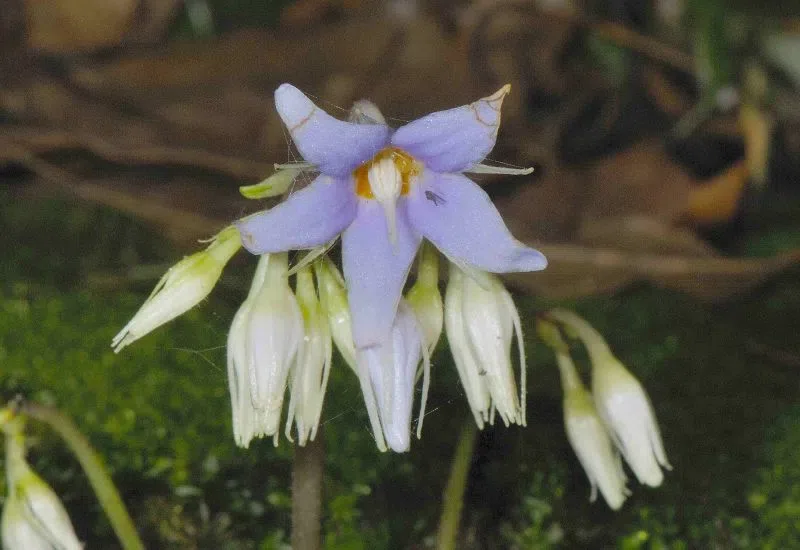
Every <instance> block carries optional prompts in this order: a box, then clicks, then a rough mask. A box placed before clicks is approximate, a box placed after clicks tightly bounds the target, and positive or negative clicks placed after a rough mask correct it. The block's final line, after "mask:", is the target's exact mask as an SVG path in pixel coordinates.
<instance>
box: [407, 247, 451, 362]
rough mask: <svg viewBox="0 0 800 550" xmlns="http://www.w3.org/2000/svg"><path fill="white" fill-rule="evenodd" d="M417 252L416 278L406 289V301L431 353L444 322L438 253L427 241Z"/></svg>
mask: <svg viewBox="0 0 800 550" xmlns="http://www.w3.org/2000/svg"><path fill="white" fill-rule="evenodd" d="M419 254H420V260H419V265H418V267H417V280H416V281H415V282H414V286H412V287H411V290H409V291H408V294H407V295H406V301H407V302H408V305H410V306H411V309H413V310H414V314H415V315H416V316H417V320H418V321H419V324H420V326H421V327H422V334H423V336H424V337H425V345H426V346H427V347H428V353H433V349H434V348H435V347H436V344H437V343H438V342H439V338H440V337H441V335H442V325H443V324H444V309H443V307H442V295H441V293H440V292H439V253H438V252H436V250H435V249H434V248H433V246H431V245H430V244H429V243H424V244H423V245H422V248H421V249H420V253H419Z"/></svg>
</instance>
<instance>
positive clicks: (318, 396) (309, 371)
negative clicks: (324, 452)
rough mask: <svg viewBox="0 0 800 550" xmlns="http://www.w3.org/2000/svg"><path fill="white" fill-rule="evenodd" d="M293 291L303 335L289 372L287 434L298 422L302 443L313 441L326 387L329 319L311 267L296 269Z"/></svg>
mask: <svg viewBox="0 0 800 550" xmlns="http://www.w3.org/2000/svg"><path fill="white" fill-rule="evenodd" d="M295 294H296V295H297V303H298V305H299V306H300V311H301V312H302V314H303V323H304V326H305V337H304V338H303V343H302V345H301V346H300V349H299V350H298V352H297V358H296V360H295V367H294V373H293V375H292V384H291V388H292V389H291V397H290V398H289V413H288V416H287V418H286V437H287V438H288V439H289V440H291V439H292V436H291V429H292V422H293V421H294V423H295V424H296V425H297V439H298V443H299V444H300V445H301V446H303V445H305V444H306V442H307V441H308V440H311V441H313V440H314V438H315V437H316V435H317V427H318V426H319V419H320V415H321V414H322V403H323V402H324V400H325V389H326V388H327V387H328V375H329V373H330V369H331V354H332V352H333V343H332V342H331V329H330V327H329V326H328V320H327V319H326V318H325V313H324V312H323V311H322V306H321V305H320V303H319V299H318V298H317V291H316V289H315V288H314V279H313V275H312V274H311V268H310V267H305V268H303V269H301V270H300V271H298V272H297V287H296V289H295Z"/></svg>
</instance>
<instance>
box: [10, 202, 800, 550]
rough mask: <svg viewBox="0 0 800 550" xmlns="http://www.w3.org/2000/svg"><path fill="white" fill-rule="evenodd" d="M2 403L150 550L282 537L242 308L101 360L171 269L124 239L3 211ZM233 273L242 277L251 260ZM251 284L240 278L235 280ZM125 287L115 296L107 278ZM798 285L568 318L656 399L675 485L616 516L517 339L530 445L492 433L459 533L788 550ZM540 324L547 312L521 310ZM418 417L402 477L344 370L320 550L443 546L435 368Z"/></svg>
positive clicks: (797, 477) (90, 215)
mask: <svg viewBox="0 0 800 550" xmlns="http://www.w3.org/2000/svg"><path fill="white" fill-rule="evenodd" d="M0 200H1V201H2V205H3V206H2V207H0V210H1V211H0V248H1V249H2V250H3V251H4V258H3V261H2V264H0V396H2V397H3V398H6V399H9V398H11V397H13V396H14V395H15V394H17V393H22V394H24V395H25V396H27V397H29V398H31V399H36V400H40V401H43V402H47V403H53V404H55V405H57V406H59V407H61V408H62V409H63V410H65V411H66V412H68V413H69V414H70V415H72V416H73V417H74V418H75V420H76V421H77V422H78V423H79V425H80V427H81V428H82V430H83V431H84V432H85V433H86V435H87V436H88V437H89V438H90V439H91V441H92V442H93V443H94V445H95V446H96V448H97V449H98V451H99V452H100V453H101V454H102V455H103V456H104V457H105V459H106V461H107V463H108V465H109V467H110V469H111V471H112V472H113V474H114V477H115V479H116V480H117V482H118V483H119V485H120V488H121V490H122V493H123V495H124V497H125V499H126V501H127V502H128V503H130V506H131V508H132V511H133V513H134V515H135V519H136V522H137V525H138V526H139V527H140V529H141V530H142V532H143V534H144V536H145V537H146V539H147V542H148V543H149V546H150V547H153V548H167V547H170V548H277V547H280V546H281V545H282V544H284V542H285V540H286V536H285V533H286V532H287V530H288V528H289V523H288V522H289V517H288V516H289V513H288V510H289V507H290V496H289V480H290V459H291V452H292V450H291V447H290V446H289V445H287V444H286V442H285V441H282V443H281V445H280V446H279V447H278V448H274V447H273V445H272V442H271V441H258V442H256V443H254V444H253V445H252V446H251V448H250V449H249V450H243V449H238V448H236V447H235V445H234V443H233V438H232V436H231V431H230V418H229V417H230V414H229V403H228V397H227V381H226V374H225V355H224V344H225V338H226V332H227V328H228V324H229V323H230V319H231V317H232V314H233V313H234V311H235V308H236V307H237V304H238V301H239V300H240V299H241V291H240V290H237V289H235V288H231V287H223V288H221V289H218V290H217V291H216V292H215V293H214V294H213V295H212V297H211V299H210V300H208V301H207V302H206V303H204V304H203V305H202V306H201V307H200V308H198V309H196V310H194V311H192V312H190V313H189V314H187V315H186V316H184V317H182V318H181V319H179V320H178V321H176V322H174V323H172V324H170V325H169V326H167V327H164V328H162V329H160V330H158V331H157V332H156V333H154V334H152V335H150V336H147V337H146V338H144V339H143V340H141V341H140V342H137V343H136V344H135V345H133V346H131V347H130V348H129V349H126V350H125V351H124V352H123V353H121V354H119V355H114V354H113V352H112V350H111V348H110V347H109V343H110V341H111V338H112V336H113V335H114V334H115V332H116V331H117V330H118V329H119V328H120V327H121V326H123V325H124V323H125V322H126V320H127V319H128V318H129V317H130V316H131V315H132V314H133V313H134V312H135V311H136V309H137V308H138V306H139V304H140V303H141V302H142V300H143V299H144V298H145V297H146V296H147V293H148V292H149V289H150V287H151V286H152V284H153V283H154V282H155V279H151V280H145V281H143V282H139V283H133V284H132V283H129V281H128V279H127V278H126V277H125V276H124V275H125V274H126V273H129V270H130V269H132V268H134V269H135V268H136V266H141V265H148V264H161V263H164V264H165V265H168V264H169V263H171V262H172V261H174V260H175V259H176V258H177V257H178V256H179V253H178V252H176V251H174V250H172V249H170V248H169V247H168V246H166V245H165V244H164V243H163V242H162V241H161V239H159V237H158V236H157V235H155V234H153V233H152V232H150V231H148V230H147V229H145V228H143V227H141V226H139V225H138V224H136V223H135V222H133V221H131V220H129V219H126V218H125V217H123V216H120V215H118V214H116V213H113V212H109V211H107V210H103V209H96V208H85V207H78V206H75V205H73V204H70V203H66V202H61V201H57V200H51V201H41V202H37V203H35V204H33V205H32V204H31V203H28V202H21V201H19V200H18V199H16V198H15V196H14V195H12V194H11V193H8V192H3V194H2V195H0ZM243 260H245V259H244V258H243ZM229 269H230V270H232V271H233V272H234V273H235V272H236V271H239V272H240V273H241V274H242V275H247V274H248V273H249V270H251V269H252V265H251V264H250V263H248V262H247V261H241V262H237V263H235V264H234V265H232V266H231V267H230V268H229ZM117 275H122V277H119V278H117V277H116V276H117ZM797 275H798V272H797V271H796V270H795V271H793V272H790V273H787V274H785V275H783V276H781V277H779V278H777V279H776V280H774V281H772V282H770V283H767V284H766V285H764V286H763V287H762V288H760V289H758V290H756V291H755V292H752V293H749V294H747V295H744V296H742V297H740V298H739V299H737V300H735V301H732V302H729V303H726V304H723V305H708V304H702V303H698V302H696V301H694V300H692V299H690V298H688V297H685V296H682V295H679V294H676V293H672V292H666V291H662V290H657V289H653V288H650V287H647V286H641V287H637V288H634V289H630V290H627V291H624V292H621V293H619V294H617V295H615V296H613V297H598V298H593V299H589V300H583V301H580V302H577V303H572V304H566V305H568V306H571V307H575V308H576V309H577V310H578V311H579V312H580V313H582V314H583V315H585V316H586V317H587V318H588V319H589V320H590V321H591V322H592V323H594V324H595V326H596V327H597V328H598V329H600V330H601V331H602V332H603V333H604V334H605V335H606V336H607V338H608V340H609V341H610V343H611V345H612V347H613V348H614V350H616V352H617V353H618V355H619V357H620V358H621V359H622V360H623V361H624V362H625V363H626V364H627V365H628V366H629V367H630V368H631V370H632V371H634V372H635V373H636V374H637V376H639V377H640V378H641V380H642V381H643V383H644V385H645V387H646V388H647V389H648V390H649V392H650V396H651V398H652V401H653V403H654V405H655V408H656V411H657V414H658V418H659V420H660V423H661V426H662V430H663V435H664V439H665V444H666V447H667V451H668V454H669V457H670V460H671V462H672V465H673V466H674V470H673V472H671V473H669V474H668V475H667V477H666V481H665V483H664V485H663V486H662V487H661V488H659V489H647V488H643V487H639V486H636V484H635V483H634V484H633V485H634V494H633V496H632V497H631V499H630V500H629V501H628V502H627V503H626V505H625V507H624V508H623V509H622V511H620V512H618V513H613V512H611V511H610V510H608V508H607V507H606V506H605V504H604V503H603V502H596V503H594V504H590V503H589V502H588V495H589V486H588V483H587V481H586V479H585V476H584V474H583V472H582V471H581V469H580V466H579V464H578V462H577V460H576V459H575V457H574V455H573V454H572V452H571V450H570V448H569V446H568V444H567V441H566V438H565V436H564V432H563V426H562V419H561V403H560V402H561V397H560V390H559V386H558V378H557V371H556V368H555V365H554V362H553V359H552V357H551V356H550V354H549V352H548V351H547V349H546V348H545V347H544V346H543V345H541V344H537V343H536V342H535V340H534V331H533V329H532V327H531V328H529V329H528V330H527V333H528V340H529V342H528V350H529V356H530V360H529V376H528V379H529V397H528V402H529V408H528V427H527V428H525V429H522V428H510V429H506V428H504V427H502V426H496V427H495V428H493V429H487V430H486V431H484V432H483V433H482V434H481V436H480V440H479V444H478V447H477V450H476V454H475V457H474V463H473V468H472V471H471V478H470V484H469V487H468V492H467V503H466V506H465V513H464V519H463V528H464V532H465V538H466V542H465V544H466V545H468V546H470V547H474V548H508V547H511V546H514V547H518V548H549V547H564V548H614V547H616V548H676V549H677V548H712V547H716V548H798V547H800V525H799V524H798V519H797V518H798V517H800V490H799V489H798V487H800V458H798V454H797V452H796V449H797V448H798V445H800V383H798V382H799V381H800V370H798V367H797V366H792V365H791V364H789V363H784V362H781V361H779V360H775V359H774V358H772V357H771V356H770V354H769V353H765V352H764V350H770V349H778V350H784V351H787V352H792V351H794V350H796V349H797V343H798V337H797V334H796V327H797V326H799V325H800V281H798V278H797ZM520 302H521V313H522V315H523V317H524V318H525V319H528V320H531V319H532V318H533V316H534V315H535V313H536V311H540V310H542V309H544V308H546V307H549V306H550V305H552V304H546V303H541V302H536V301H534V300H532V299H530V298H525V299H520ZM434 362H435V365H434V373H433V385H432V389H431V396H430V399H429V402H428V410H429V411H430V414H429V415H428V416H427V417H426V419H425V428H424V433H423V438H422V440H421V441H415V442H414V444H413V446H412V451H411V452H410V453H408V454H406V455H390V454H380V453H379V452H378V451H377V450H376V449H375V447H374V443H373V441H372V437H371V435H370V432H369V428H368V421H367V418H366V413H365V411H364V407H363V404H362V400H361V395H360V392H359V389H358V385H357V383H356V380H355V378H354V377H353V376H352V374H351V373H350V372H349V370H348V369H347V368H346V367H343V366H341V365H336V368H335V372H334V375H333V376H332V380H331V385H330V387H329V390H328V398H327V402H326V408H325V412H324V414H323V422H324V428H323V429H324V433H325V440H326V446H327V465H326V468H327V470H326V472H327V478H326V506H325V510H326V517H325V540H326V546H327V547H328V548H348V549H350V548H421V547H425V546H426V544H425V542H426V541H430V540H431V538H432V536H433V535H434V533H435V529H436V522H437V519H438V513H439V499H440V494H441V491H442V489H443V487H444V484H445V480H446V476H447V472H448V468H449V460H450V458H451V454H452V452H453V449H454V445H455V442H456V439H457V437H458V433H459V428H460V426H461V424H462V422H463V421H464V420H465V419H466V418H467V415H468V414H469V412H468V408H467V405H466V401H465V398H464V396H463V394H462V391H461V389H460V386H459V384H458V380H457V376H456V374H455V372H454V369H453V368H452V366H451V364H450V363H449V361H448V359H447V353H446V351H445V350H441V349H440V350H439V351H438V352H437V354H436V355H435V357H434ZM34 434H35V436H36V437H35V438H34V439H33V441H32V443H33V445H32V449H31V451H30V458H31V460H32V462H33V463H34V464H35V466H36V468H37V469H38V470H39V471H40V472H41V473H42V474H43V476H44V477H45V478H46V479H47V480H48V481H49V482H51V483H52V485H53V486H54V487H56V488H57V490H58V491H59V493H60V494H61V495H62V496H63V498H64V501H65V503H66V505H67V507H68V509H69V510H70V511H71V513H72V515H73V517H74V520H75V522H76V527H77V529H78V531H79V534H80V536H81V537H82V538H83V539H84V540H86V541H87V543H88V547H89V548H113V547H114V544H115V541H114V538H113V535H112V533H111V531H110V528H109V527H108V525H107V524H106V523H105V520H104V519H103V518H102V516H101V513H100V512H99V510H98V507H97V506H96V504H95V501H94V499H93V496H92V494H91V492H90V489H89V487H88V484H87V483H86V481H85V479H84V477H83V476H82V474H81V472H80V470H79V467H78V465H77V463H76V461H75V460H74V459H73V458H72V457H71V456H70V455H69V453H68V452H67V451H66V450H64V448H63V446H62V445H61V444H60V442H59V441H57V440H55V439H54V438H53V436H52V434H51V433H50V432H48V431H46V430H44V429H41V428H36V427H34Z"/></svg>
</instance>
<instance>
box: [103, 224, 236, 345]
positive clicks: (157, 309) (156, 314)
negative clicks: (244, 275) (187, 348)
mask: <svg viewBox="0 0 800 550" xmlns="http://www.w3.org/2000/svg"><path fill="white" fill-rule="evenodd" d="M241 246H242V243H241V239H240V237H239V231H238V230H237V229H236V228H235V227H228V228H226V229H224V230H222V231H221V232H220V233H219V234H218V235H217V236H216V237H214V240H213V241H212V242H211V244H210V245H209V247H208V248H207V249H206V250H203V251H202V252H197V253H195V254H192V255H191V256H187V257H186V258H184V259H183V260H181V261H180V262H178V263H177V264H175V265H174V266H172V267H171V268H170V269H169V271H167V272H166V273H165V274H164V276H163V277H162V278H161V280H160V281H158V283H157V284H156V286H155V288H154V289H153V292H152V293H151V294H150V297H149V298H148V299H147V300H146V301H145V303H144V304H142V306H141V307H140V308H139V311H137V312H136V314H135V315H134V316H133V318H132V319H131V320H130V321H129V322H128V324H127V325H125V327H123V329H122V330H121V331H119V333H118V334H117V335H116V336H115V337H114V339H113V340H112V341H111V346H112V347H113V348H114V352H115V353H119V352H120V351H121V350H122V349H123V348H124V347H125V346H128V345H129V344H131V343H133V342H135V341H136V340H138V339H139V338H141V337H142V336H144V335H146V334H147V333H149V332H151V331H153V330H154V329H156V328H158V327H160V326H161V325H163V324H165V323H167V322H169V321H171V320H172V319H174V318H175V317H178V316H179V315H183V314H184V313H186V312H187V311H188V310H190V309H191V308H193V307H194V306H196V305H197V304H199V303H200V302H201V301H202V300H203V299H204V298H205V297H206V296H208V294H209V293H210V292H211V289H212V288H214V285H216V284H217V281H218V280H219V277H220V275H222V269H223V268H224V267H225V264H227V263H228V260H230V259H231V257H232V256H233V255H234V254H235V253H236V252H237V251H238V250H239V248H241Z"/></svg>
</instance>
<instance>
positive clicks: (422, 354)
mask: <svg viewBox="0 0 800 550" xmlns="http://www.w3.org/2000/svg"><path fill="white" fill-rule="evenodd" d="M420 361H422V373H423V377H422V378H423V380H422V399H421V402H420V415H419V421H418V423H417V437H420V435H421V434H422V420H423V418H424V416H425V403H426V402H427V399H428V387H429V384H430V360H429V357H428V353H427V349H426V348H425V343H424V341H423V336H422V329H421V328H420V326H419V322H418V321H417V319H416V318H415V317H414V312H413V311H412V310H411V308H410V307H409V306H408V304H406V303H405V302H404V301H402V300H401V301H400V304H399V306H398V308H397V316H396V317H395V320H394V323H393V324H392V330H391V332H390V334H389V337H388V338H387V340H386V341H385V342H382V343H381V344H379V345H376V346H370V347H367V348H362V349H359V350H358V378H359V381H360V382H361V391H362V393H363V394H364V401H365V403H366V405H367V412H368V414H369V418H370V423H371V424H372V429H373V433H374V435H375V441H376V443H377V445H378V448H379V449H380V450H381V451H385V450H386V445H387V444H388V446H389V448H391V449H392V450H393V451H395V452H399V453H400V452H405V451H407V450H408V449H409V447H410V444H411V441H410V429H411V410H412V406H413V403H414V385H415V382H416V380H417V371H418V369H419V365H420Z"/></svg>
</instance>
